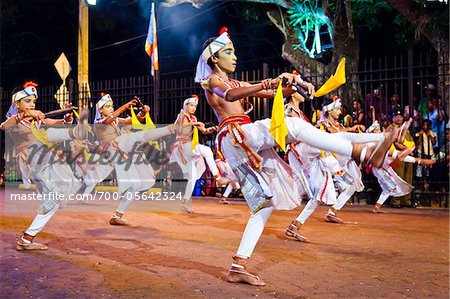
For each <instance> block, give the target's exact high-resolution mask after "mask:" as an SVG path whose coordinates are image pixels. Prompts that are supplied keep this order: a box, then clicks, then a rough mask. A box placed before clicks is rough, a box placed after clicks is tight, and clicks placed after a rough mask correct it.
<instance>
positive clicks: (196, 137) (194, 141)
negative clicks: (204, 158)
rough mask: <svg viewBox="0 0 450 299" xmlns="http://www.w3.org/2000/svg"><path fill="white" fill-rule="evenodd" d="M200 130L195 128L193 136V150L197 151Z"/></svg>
mask: <svg viewBox="0 0 450 299" xmlns="http://www.w3.org/2000/svg"><path fill="white" fill-rule="evenodd" d="M198 142H199V141H198V129H197V127H194V133H193V134H192V150H194V149H195V147H196V146H197V144H198Z"/></svg>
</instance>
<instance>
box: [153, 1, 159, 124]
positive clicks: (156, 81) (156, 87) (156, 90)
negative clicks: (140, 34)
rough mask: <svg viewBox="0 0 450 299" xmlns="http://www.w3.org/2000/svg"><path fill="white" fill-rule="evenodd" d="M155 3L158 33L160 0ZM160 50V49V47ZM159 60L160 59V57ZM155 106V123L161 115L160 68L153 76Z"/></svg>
mask: <svg viewBox="0 0 450 299" xmlns="http://www.w3.org/2000/svg"><path fill="white" fill-rule="evenodd" d="M154 3H155V27H156V33H158V19H159V18H157V16H158V11H159V9H158V5H159V4H158V0H154ZM158 51H159V49H158ZM158 54H159V53H158ZM158 60H159V59H158ZM153 79H154V80H153V101H154V102H153V103H154V105H153V107H154V109H155V111H154V115H155V123H158V122H159V121H160V115H159V110H160V109H159V108H160V107H159V87H160V80H159V68H158V70H155V76H154V77H153Z"/></svg>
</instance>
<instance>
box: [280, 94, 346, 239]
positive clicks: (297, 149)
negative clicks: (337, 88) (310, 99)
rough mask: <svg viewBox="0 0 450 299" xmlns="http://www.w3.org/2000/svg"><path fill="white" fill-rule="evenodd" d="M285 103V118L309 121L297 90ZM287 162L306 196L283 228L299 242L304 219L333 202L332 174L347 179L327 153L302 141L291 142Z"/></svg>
mask: <svg viewBox="0 0 450 299" xmlns="http://www.w3.org/2000/svg"><path fill="white" fill-rule="evenodd" d="M286 100H287V101H288V103H287V104H286V105H285V115H286V116H288V117H300V118H302V119H304V120H305V121H307V122H309V119H308V118H307V117H306V116H305V115H304V113H303V112H302V111H301V110H300V107H299V104H300V103H303V102H304V101H305V98H304V97H302V96H301V95H300V94H299V93H294V94H293V95H292V96H290V97H287V98H286ZM286 154H287V156H288V160H289V165H290V166H291V168H292V170H294V174H295V175H296V176H298V177H299V181H300V182H301V183H303V182H306V184H304V189H305V190H306V194H307V195H308V199H309V201H308V203H307V204H306V206H305V207H304V208H303V210H302V212H301V213H300V215H299V216H298V217H297V219H295V220H294V221H292V223H291V224H290V225H289V227H288V228H287V229H286V232H285V234H286V236H288V237H290V238H294V239H296V240H298V241H301V242H309V240H308V239H307V238H306V237H305V236H304V235H303V234H301V232H300V228H301V226H303V225H304V224H305V222H306V220H307V219H308V218H309V217H310V216H311V215H312V213H313V212H314V211H315V210H316V208H317V207H318V206H319V205H320V204H321V203H323V204H326V205H333V204H335V203H336V191H335V189H334V183H333V175H338V176H341V177H342V180H344V179H346V178H347V177H348V175H347V174H346V173H345V171H344V170H343V169H342V167H340V165H339V162H338V161H337V160H336V158H335V157H334V156H333V155H331V154H330V153H329V152H326V151H322V150H320V149H318V148H315V147H312V146H310V145H308V144H306V143H304V142H297V143H291V144H290V145H289V148H288V150H287V152H286Z"/></svg>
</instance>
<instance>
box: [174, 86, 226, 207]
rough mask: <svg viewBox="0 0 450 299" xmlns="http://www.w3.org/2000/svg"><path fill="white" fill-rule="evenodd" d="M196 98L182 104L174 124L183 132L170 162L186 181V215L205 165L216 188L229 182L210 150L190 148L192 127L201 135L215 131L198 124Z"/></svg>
mask: <svg viewBox="0 0 450 299" xmlns="http://www.w3.org/2000/svg"><path fill="white" fill-rule="evenodd" d="M198 100H199V98H198V96H197V95H192V96H191V97H190V98H187V99H185V100H184V102H183V109H182V110H181V111H180V114H178V116H177V120H176V122H175V123H177V124H181V125H183V130H182V132H180V133H179V134H178V135H177V139H176V142H175V144H174V145H173V151H172V155H171V157H170V160H171V161H172V162H177V163H178V165H179V166H180V168H181V170H182V172H183V176H184V178H185V179H187V180H188V181H187V185H186V189H185V192H184V196H183V206H182V209H183V210H185V211H186V212H188V213H192V212H193V210H192V205H191V199H192V192H193V191H194V187H195V182H196V181H197V180H198V179H200V178H201V177H202V175H203V173H204V172H205V171H206V164H207V165H208V167H209V170H210V171H211V173H212V174H213V176H214V179H215V180H216V183H217V186H222V185H226V184H228V183H230V180H228V179H224V178H223V177H222V176H221V174H220V172H219V169H218V168H217V165H216V163H215V161H214V155H213V153H212V151H211V149H210V148H209V147H207V146H205V145H202V144H196V145H195V146H194V148H192V142H193V140H192V135H193V132H194V129H193V127H194V126H195V127H197V128H198V129H199V130H200V131H201V132H202V133H203V134H212V133H213V132H215V131H216V128H215V127H210V128H205V124H203V123H202V122H199V121H198V120H197V118H196V117H195V111H196V110H197V105H198ZM196 142H197V141H196ZM205 161H206V164H205Z"/></svg>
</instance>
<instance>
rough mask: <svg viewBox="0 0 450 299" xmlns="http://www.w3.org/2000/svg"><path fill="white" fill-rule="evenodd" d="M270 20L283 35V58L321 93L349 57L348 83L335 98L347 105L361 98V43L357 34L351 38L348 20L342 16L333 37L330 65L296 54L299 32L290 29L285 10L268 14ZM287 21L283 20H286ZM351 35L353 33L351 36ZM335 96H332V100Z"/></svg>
mask: <svg viewBox="0 0 450 299" xmlns="http://www.w3.org/2000/svg"><path fill="white" fill-rule="evenodd" d="M267 15H268V17H269V19H270V20H271V21H272V23H274V24H275V26H277V28H278V29H279V30H280V31H281V32H282V33H283V35H284V40H285V43H284V44H283V48H282V51H283V53H282V57H283V58H284V59H285V60H287V61H289V62H290V63H291V64H292V65H293V66H294V67H295V68H296V69H297V70H298V71H299V72H300V73H301V74H302V75H303V77H304V78H306V79H307V80H310V81H311V82H312V83H313V84H314V85H315V86H316V89H318V88H319V87H320V86H322V84H323V83H325V81H326V80H327V79H328V78H329V77H330V76H331V75H332V74H334V72H335V70H336V67H337V65H338V63H339V61H340V59H341V58H342V57H346V60H347V61H346V70H345V71H346V77H347V83H346V84H344V85H343V86H342V87H341V88H339V90H338V91H335V92H332V95H336V94H338V95H339V96H340V97H341V98H342V100H343V101H344V102H349V101H351V100H353V99H355V98H360V97H361V87H360V84H359V78H358V76H357V72H358V65H359V39H358V35H357V33H356V32H353V38H351V37H349V33H350V32H349V27H348V26H347V18H346V17H345V16H339V17H338V19H337V23H336V26H335V28H334V33H333V35H334V36H333V43H334V53H333V58H332V60H331V62H330V64H328V65H324V64H323V63H321V62H319V61H317V60H314V59H311V58H310V57H309V56H308V55H307V54H306V53H304V52H303V51H300V50H294V48H293V45H295V44H298V39H297V33H296V31H295V29H294V28H293V27H292V26H290V25H288V22H289V20H288V15H287V14H286V13H285V12H284V11H283V10H282V9H273V10H270V11H268V12H267ZM282 18H283V20H282ZM350 34H351V33H350ZM332 95H329V97H331V96H332Z"/></svg>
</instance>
